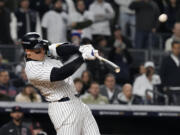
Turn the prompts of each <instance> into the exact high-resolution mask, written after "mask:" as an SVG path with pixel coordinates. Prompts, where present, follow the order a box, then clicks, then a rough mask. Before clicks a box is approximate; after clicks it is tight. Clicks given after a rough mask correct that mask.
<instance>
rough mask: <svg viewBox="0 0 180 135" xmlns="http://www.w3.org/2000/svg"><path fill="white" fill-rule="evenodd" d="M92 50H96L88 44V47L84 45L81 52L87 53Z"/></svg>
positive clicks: (80, 48)
mask: <svg viewBox="0 0 180 135" xmlns="http://www.w3.org/2000/svg"><path fill="white" fill-rule="evenodd" d="M91 49H94V47H93V46H92V45H91V44H87V45H82V46H80V47H79V51H80V52H81V53H83V52H85V51H87V50H91Z"/></svg>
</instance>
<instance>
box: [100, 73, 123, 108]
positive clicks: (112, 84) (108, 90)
mask: <svg viewBox="0 0 180 135" xmlns="http://www.w3.org/2000/svg"><path fill="white" fill-rule="evenodd" d="M120 91H121V88H120V86H118V85H116V80H115V76H114V75H113V74H107V75H106V77H105V80H104V85H101V87H100V93H101V94H102V95H103V96H105V97H107V98H108V100H109V103H111V104H116V103H118V101H117V95H118V93H119V92H120Z"/></svg>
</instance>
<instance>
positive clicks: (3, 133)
mask: <svg viewBox="0 0 180 135" xmlns="http://www.w3.org/2000/svg"><path fill="white" fill-rule="evenodd" d="M23 115H24V113H23V110H22V108H21V107H20V106H15V107H13V108H12V112H11V113H10V116H11V118H12V121H10V122H8V123H7V124H5V125H4V126H2V127H1V128H0V135H32V134H31V131H30V129H29V128H28V127H26V126H25V124H24V123H23Z"/></svg>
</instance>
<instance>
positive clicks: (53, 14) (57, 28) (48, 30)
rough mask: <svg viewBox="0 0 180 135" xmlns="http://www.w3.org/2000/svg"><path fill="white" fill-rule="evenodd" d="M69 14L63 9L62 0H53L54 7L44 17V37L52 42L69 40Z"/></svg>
mask: <svg viewBox="0 0 180 135" xmlns="http://www.w3.org/2000/svg"><path fill="white" fill-rule="evenodd" d="M67 23H68V16H67V14H66V13H65V12H64V11H63V9H62V0H54V1H53V9H52V10H50V11H48V12H46V13H45V15H44V16H43V18H42V30H43V38H44V39H48V40H49V41H50V42H52V43H57V42H67V37H66V35H67Z"/></svg>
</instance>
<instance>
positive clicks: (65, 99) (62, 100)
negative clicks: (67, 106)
mask: <svg viewBox="0 0 180 135" xmlns="http://www.w3.org/2000/svg"><path fill="white" fill-rule="evenodd" d="M74 96H75V97H79V95H78V94H75V95H74ZM69 100H70V98H69V97H63V98H61V99H59V100H58V101H57V102H66V101H69Z"/></svg>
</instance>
